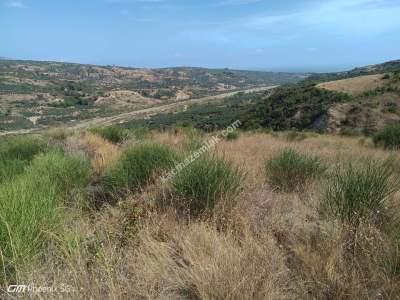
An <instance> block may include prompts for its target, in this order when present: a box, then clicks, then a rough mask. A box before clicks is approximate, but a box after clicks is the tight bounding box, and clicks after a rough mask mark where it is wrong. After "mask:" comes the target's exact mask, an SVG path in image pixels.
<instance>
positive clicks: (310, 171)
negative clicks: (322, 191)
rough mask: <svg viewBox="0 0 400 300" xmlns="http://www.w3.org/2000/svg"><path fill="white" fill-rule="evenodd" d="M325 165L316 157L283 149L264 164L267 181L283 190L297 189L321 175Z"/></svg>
mask: <svg viewBox="0 0 400 300" xmlns="http://www.w3.org/2000/svg"><path fill="white" fill-rule="evenodd" d="M325 170H326V167H325V166H324V165H323V164H322V162H321V161H320V159H319V158H317V157H308V156H304V155H302V154H299V153H297V152H296V151H294V150H292V149H285V150H283V151H281V152H280V153H279V154H278V155H276V156H274V157H272V158H270V159H269V160H267V162H266V164H265V171H266V178H267V181H268V183H269V184H270V185H271V186H272V187H273V188H275V189H279V190H282V191H285V192H292V191H295V190H299V189H301V188H302V187H304V186H305V184H306V183H307V182H309V181H310V180H312V179H315V178H316V177H317V176H319V175H322V174H323V173H324V172H325Z"/></svg>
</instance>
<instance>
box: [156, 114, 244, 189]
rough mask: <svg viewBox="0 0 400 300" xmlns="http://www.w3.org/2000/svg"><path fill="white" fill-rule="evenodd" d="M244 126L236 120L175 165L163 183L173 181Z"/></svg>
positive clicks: (163, 179)
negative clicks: (185, 169)
mask: <svg viewBox="0 0 400 300" xmlns="http://www.w3.org/2000/svg"><path fill="white" fill-rule="evenodd" d="M241 125H242V122H241V121H240V120H236V121H235V122H233V123H232V124H231V125H230V126H229V127H227V128H226V129H225V130H224V131H222V132H221V133H219V134H218V135H215V136H213V137H211V138H210V139H209V140H208V141H207V142H205V143H204V144H203V146H202V147H200V148H199V149H198V150H197V151H194V152H193V153H191V154H190V155H189V156H188V157H186V158H185V159H184V160H183V161H182V162H181V163H179V164H177V165H175V167H174V168H173V169H172V170H170V171H169V172H168V173H167V174H166V175H165V176H163V177H161V181H162V183H167V182H168V181H170V180H172V179H173V178H174V177H175V176H176V175H177V174H178V173H179V172H181V171H182V170H183V169H184V168H186V167H187V166H189V165H190V164H191V163H193V162H194V161H195V160H196V159H198V158H199V157H200V156H202V155H203V154H204V153H206V152H208V151H209V150H210V149H211V148H213V147H215V146H216V145H217V144H218V143H219V142H221V140H222V139H223V138H226V137H227V136H228V134H230V133H232V132H234V131H235V130H237V129H238V128H239V127H240V126H241Z"/></svg>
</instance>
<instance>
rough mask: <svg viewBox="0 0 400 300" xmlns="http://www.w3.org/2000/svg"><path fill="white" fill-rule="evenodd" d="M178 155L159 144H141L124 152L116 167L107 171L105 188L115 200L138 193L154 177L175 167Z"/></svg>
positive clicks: (104, 178) (104, 180)
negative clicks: (128, 194) (127, 194)
mask: <svg viewBox="0 0 400 300" xmlns="http://www.w3.org/2000/svg"><path fill="white" fill-rule="evenodd" d="M175 160H176V154H175V152H174V151H173V150H171V149H170V148H168V147H166V146H164V145H158V144H139V145H135V146H131V147H129V148H127V149H125V150H124V152H123V153H122V155H121V158H120V159H119V160H118V161H117V163H116V164H115V165H113V166H112V167H110V168H109V169H107V170H106V171H105V174H104V176H103V187H104V190H105V192H106V193H107V194H108V195H109V196H112V197H113V198H116V197H120V196H122V195H124V194H125V193H126V192H129V191H130V192H137V191H139V189H140V188H141V187H143V186H144V185H145V184H147V183H149V182H150V181H151V180H152V179H153V177H154V176H155V175H156V174H157V173H159V172H161V171H162V170H165V169H167V168H170V167H172V166H173V164H174V162H175Z"/></svg>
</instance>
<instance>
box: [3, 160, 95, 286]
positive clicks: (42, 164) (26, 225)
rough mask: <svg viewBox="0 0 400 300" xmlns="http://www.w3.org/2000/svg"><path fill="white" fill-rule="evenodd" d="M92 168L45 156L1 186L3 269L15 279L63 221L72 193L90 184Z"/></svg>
mask: <svg viewBox="0 0 400 300" xmlns="http://www.w3.org/2000/svg"><path fill="white" fill-rule="evenodd" d="M88 178H89V164H88V163H87V162H85V161H84V160H82V159H81V158H76V157H72V156H64V155H62V154H60V153H49V154H42V155H40V156H38V157H37V158H35V159H34V160H33V162H32V164H31V165H30V166H29V167H27V168H26V171H25V172H24V173H23V174H22V175H20V176H17V177H15V178H14V180H13V181H10V182H7V183H4V184H1V185H0V244H1V252H2V253H1V254H2V255H1V257H0V265H1V267H2V270H5V271H6V274H4V273H3V272H1V273H0V274H2V275H6V276H11V277H12V276H13V273H14V272H15V270H16V268H17V267H18V266H19V265H23V264H24V263H27V262H30V260H31V259H32V258H34V257H35V256H36V255H37V254H39V253H40V251H41V249H43V247H44V245H45V243H46V240H47V239H46V236H47V234H48V233H50V232H53V231H57V229H58V227H59V225H60V224H61V223H62V219H63V215H64V213H63V209H62V208H61V207H62V206H63V202H64V201H65V200H67V199H66V198H67V195H68V192H69V190H71V189H74V188H78V187H82V186H83V185H85V184H86V183H87V182H88ZM2 275H0V281H4V279H5V278H1V276H2Z"/></svg>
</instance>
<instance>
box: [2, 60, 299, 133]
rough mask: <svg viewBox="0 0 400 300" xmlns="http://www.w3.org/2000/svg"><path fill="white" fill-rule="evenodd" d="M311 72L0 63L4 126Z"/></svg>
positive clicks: (72, 118) (89, 114)
mask: <svg viewBox="0 0 400 300" xmlns="http://www.w3.org/2000/svg"><path fill="white" fill-rule="evenodd" d="M305 76H306V75H304V74H300V73H296V74H294V73H271V72H259V71H240V70H229V69H219V70H218V69H217V70H214V69H205V68H189V67H179V68H164V69H137V68H125V67H116V66H95V65H81V64H72V63H60V62H37V61H17V60H1V61H0V105H1V107H0V130H3V131H5V130H12V129H23V128H32V127H40V126H49V125H51V126H53V125H64V124H68V123H71V122H79V121H81V120H88V119H92V118H96V117H104V116H111V115H115V114H118V113H121V112H126V111H134V110H138V109H144V108H148V107H152V106H157V105H161V104H167V103H173V102H177V101H182V100H187V99H192V98H200V97H206V96H211V95H220V94H223V93H228V92H232V91H240V90H246V89H252V88H257V87H265V86H271V85H280V84H287V83H295V82H298V81H299V80H301V79H303V78H304V77H305Z"/></svg>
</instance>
